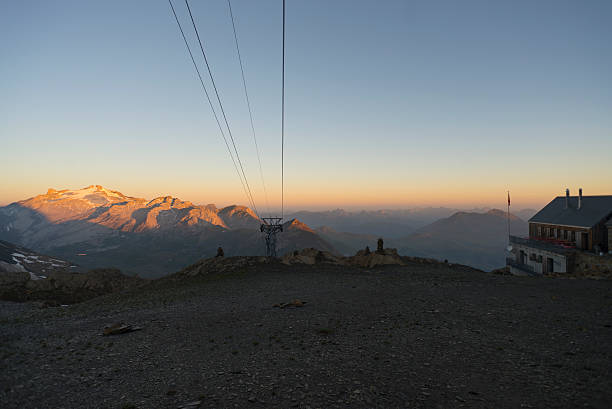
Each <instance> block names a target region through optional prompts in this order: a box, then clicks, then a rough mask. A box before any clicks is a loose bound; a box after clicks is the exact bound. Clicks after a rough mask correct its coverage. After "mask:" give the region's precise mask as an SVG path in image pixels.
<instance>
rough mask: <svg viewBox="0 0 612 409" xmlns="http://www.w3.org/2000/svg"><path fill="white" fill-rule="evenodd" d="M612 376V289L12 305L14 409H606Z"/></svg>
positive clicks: (429, 287)
mask: <svg viewBox="0 0 612 409" xmlns="http://www.w3.org/2000/svg"><path fill="white" fill-rule="evenodd" d="M294 299H300V300H302V301H306V305H305V306H303V307H287V308H278V307H273V305H274V304H278V303H284V302H290V301H292V300H294ZM115 322H125V323H128V324H133V325H138V326H141V327H143V330H142V331H138V332H133V333H128V334H123V335H117V336H109V337H102V336H100V335H99V334H100V333H101V332H102V329H103V328H104V326H105V325H107V324H112V323H115ZM611 369H612V282H611V281H595V280H560V279H544V278H540V279H538V278H520V277H508V276H496V275H489V274H485V273H478V272H474V271H469V270H467V269H466V270H461V269H458V268H451V267H447V266H444V265H439V266H421V265H414V266H406V267H388V268H385V269H380V270H372V271H359V270H355V269H350V268H346V267H322V266H314V267H307V266H297V267H296V266H291V267H288V266H285V267H283V266H257V267H254V268H252V269H251V271H245V272H239V273H231V274H226V275H224V276H212V277H208V278H203V279H202V278H199V279H198V278H196V279H192V280H190V281H189V282H184V283H171V282H165V283H158V284H156V285H155V286H154V288H148V289H145V290H139V291H138V292H131V293H123V294H115V295H110V296H105V297H101V298H97V299H94V300H91V301H88V302H86V303H82V304H78V305H73V306H69V307H62V308H49V309H38V308H35V307H34V306H32V305H29V304H14V303H9V302H2V303H0V387H1V390H0V402H2V405H1V406H2V407H3V408H61V407H66V408H84V407H92V408H93V407H96V408H97V407H104V408H132V407H137V408H154V407H161V408H177V407H181V406H183V405H185V404H189V403H192V404H193V406H187V407H216V408H221V407H223V408H226V407H227V408H231V407H252V408H263V407H277V408H280V407H282V408H285V407H303V408H307V407H311V408H317V407H321V408H329V407H342V408H348V407H351V408H354V407H427V408H430V407H441V408H449V407H470V408H472V407H476V408H493V407H495V408H521V407H523V408H529V407H533V408H541V407H564V408H574V407H596V408H608V407H612V373H611V372H612V371H611ZM198 402H199V404H198Z"/></svg>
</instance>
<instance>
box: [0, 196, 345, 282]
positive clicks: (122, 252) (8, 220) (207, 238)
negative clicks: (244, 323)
mask: <svg viewBox="0 0 612 409" xmlns="http://www.w3.org/2000/svg"><path fill="white" fill-rule="evenodd" d="M260 225H261V220H260V219H259V218H258V217H257V215H255V213H254V212H253V211H252V210H251V209H249V208H248V207H244V206H228V207H224V208H221V209H217V207H216V206H214V205H205V206H201V205H194V204H193V203H191V202H187V201H182V200H180V199H177V198H174V197H171V196H165V197H158V198H155V199H153V200H146V199H142V198H136V197H130V196H126V195H124V194H122V193H120V192H117V191H114V190H109V189H106V188H104V187H102V186H99V185H92V186H88V187H86V188H83V189H79V190H55V189H49V190H48V191H47V193H45V194H42V195H38V196H35V197H33V198H30V199H27V200H23V201H20V202H16V203H12V204H10V205H8V206H5V207H2V208H0V239H3V240H6V241H8V242H12V243H16V244H18V245H21V246H26V247H28V248H31V249H34V250H35V251H40V252H45V253H48V254H54V255H55V256H58V257H60V258H63V259H66V260H71V261H74V262H76V263H77V264H79V265H81V266H83V267H87V268H94V267H109V266H112V267H118V268H121V269H122V270H124V271H126V272H130V273H138V274H141V275H142V276H146V277H156V276H161V275H164V274H167V273H169V272H173V271H176V270H178V269H179V268H181V267H184V266H185V265H186V264H189V263H192V262H194V261H196V260H198V259H200V258H202V257H210V256H213V255H215V253H216V250H217V247H219V246H221V247H223V249H224V251H225V254H226V255H238V254H239V255H261V254H265V247H264V243H263V240H262V234H261V232H260V231H259V227H260ZM283 227H284V233H283V234H282V236H281V237H280V240H279V243H278V247H279V251H280V252H281V253H284V252H288V251H293V250H296V249H300V248H305V247H316V248H319V249H321V250H327V251H334V248H333V246H331V245H330V244H328V243H327V242H325V241H324V240H323V239H321V238H320V237H319V236H318V235H317V234H316V233H315V232H314V231H312V230H311V229H310V228H309V227H308V226H306V225H305V224H303V223H301V222H300V221H299V220H295V219H291V220H289V221H287V222H286V223H285V224H284V225H283Z"/></svg>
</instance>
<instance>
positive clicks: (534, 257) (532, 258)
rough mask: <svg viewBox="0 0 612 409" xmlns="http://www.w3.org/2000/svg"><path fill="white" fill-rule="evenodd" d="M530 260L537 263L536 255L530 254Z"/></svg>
mask: <svg viewBox="0 0 612 409" xmlns="http://www.w3.org/2000/svg"><path fill="white" fill-rule="evenodd" d="M529 260H530V261H536V254H535V253H531V254H529Z"/></svg>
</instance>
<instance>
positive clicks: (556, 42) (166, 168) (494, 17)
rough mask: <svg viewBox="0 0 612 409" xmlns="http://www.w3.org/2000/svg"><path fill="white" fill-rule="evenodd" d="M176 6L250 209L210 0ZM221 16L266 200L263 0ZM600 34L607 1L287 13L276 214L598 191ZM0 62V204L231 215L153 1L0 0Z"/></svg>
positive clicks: (604, 79) (275, 142)
mask: <svg viewBox="0 0 612 409" xmlns="http://www.w3.org/2000/svg"><path fill="white" fill-rule="evenodd" d="M174 4H175V7H176V8H177V10H178V12H179V15H180V17H181V19H182V21H183V22H184V27H185V28H186V30H187V33H188V35H189V36H190V39H191V40H193V35H192V31H191V30H190V24H189V21H188V15H187V14H186V9H185V4H184V2H183V1H180V0H174ZM190 4H191V6H192V9H193V12H194V14H195V17H196V21H197V23H198V24H199V29H200V33H201V35H202V38H203V40H204V43H205V47H206V48H207V52H208V57H209V61H210V63H211V66H212V69H213V74H214V75H215V79H216V81H217V85H218V87H219V90H220V92H221V96H222V99H223V101H224V105H225V107H226V111H227V113H228V117H229V121H230V125H231V126H232V130H233V133H234V134H235V136H236V140H237V142H238V147H239V150H240V153H241V157H242V158H243V160H244V162H245V165H246V170H247V173H248V176H249V181H250V183H251V184H252V185H253V186H254V189H255V190H256V192H255V196H256V200H257V202H258V204H259V205H260V207H263V202H264V199H263V194H262V193H261V184H260V181H259V179H258V173H257V162H256V156H255V151H254V148H253V143H252V137H251V135H250V128H249V122H248V113H247V109H246V104H245V102H244V97H243V94H242V84H241V80H240V71H239V65H238V61H237V58H236V54H235V48H234V43H233V41H234V40H233V34H232V31H231V23H230V20H229V14H228V8H227V1H226V0H207V1H196V0H192V1H191V2H190ZM232 5H233V9H234V14H235V17H236V24H237V29H238V35H239V40H240V45H241V52H242V55H243V58H244V62H245V69H246V75H247V81H248V85H249V92H250V96H251V101H252V103H253V109H254V115H255V127H256V131H257V134H258V138H259V142H260V145H261V148H262V154H263V159H264V161H265V162H266V164H265V169H264V171H265V175H266V177H267V182H268V190H269V193H270V199H271V202H272V205H273V206H274V205H276V204H277V203H278V197H279V185H280V172H279V169H280V72H281V71H280V68H281V65H280V62H281V61H280V56H281V54H280V52H281V48H280V46H281V36H280V34H281V31H280V30H281V1H280V0H275V1H269V0H261V1H248V0H234V1H233V2H232ZM611 21H612V2H611V1H507V2H501V1H493V2H492V1H461V2H460V1H448V2H447V1H419V2H413V1H372V0H370V1H348V0H347V1H313V0H309V1H305V0H287V59H286V81H287V82H286V91H287V96H286V103H287V116H286V123H287V125H286V143H287V144H286V152H285V153H286V157H285V159H286V183H287V187H286V193H285V195H286V196H285V197H286V200H287V204H288V206H289V207H290V208H314V207H337V206H341V207H346V208H351V207H404V206H413V205H428V204H431V205H436V204H441V205H448V204H454V205H457V206H472V205H494V206H503V202H504V200H505V191H506V190H507V189H510V190H511V191H512V192H513V198H514V200H515V202H516V203H517V205H524V206H532V205H540V204H543V203H545V202H547V201H548V200H549V199H550V198H551V196H552V195H557V194H563V190H564V188H565V187H566V186H569V187H570V188H571V189H573V190H577V188H578V187H579V186H582V187H583V188H584V189H585V194H606V193H607V194H612V81H611V80H612V74H611V73H612V24H611ZM192 44H193V45H194V46H195V43H192ZM0 56H1V57H0V95H1V96H2V97H1V98H0V138H1V146H2V161H1V162H0V175H2V176H0V177H1V178H2V182H1V183H0V203H8V202H11V201H14V200H19V199H23V198H25V197H29V196H33V195H35V194H38V193H43V192H44V191H46V189H47V188H48V187H54V188H58V189H59V188H79V187H83V186H86V185H89V184H102V185H104V186H105V187H108V188H111V189H117V190H121V191H122V192H123V193H126V194H130V195H134V196H143V197H148V198H151V197H153V196H156V195H161V194H172V195H175V196H178V197H181V198H182V199H185V200H191V201H194V202H196V203H211V202H214V203H217V204H219V205H223V204H229V203H234V202H239V203H246V199H245V198H244V195H243V194H242V191H241V188H240V184H239V182H238V178H237V176H236V174H235V173H234V170H233V167H232V164H231V162H230V159H229V157H228V155H227V152H226V151H225V149H226V148H225V146H224V145H223V142H222V139H221V137H220V135H219V133H218V130H217V128H216V124H215V123H214V120H213V117H212V114H211V112H210V108H209V107H208V106H207V104H206V103H205V102H204V100H203V99H202V94H201V90H200V88H199V83H198V82H197V79H196V76H195V72H194V70H193V67H192V66H191V62H190V60H189V58H188V55H187V52H186V49H185V47H184V44H183V42H182V39H181V37H180V34H179V31H178V28H177V26H176V23H175V21H174V19H173V17H172V14H171V11H170V8H169V5H168V2H167V1H162V0H159V1H153V0H149V1H110V0H105V1H7V2H3V3H2V4H1V5H0ZM196 56H199V54H196ZM199 57H200V58H201V56H199ZM198 61H200V59H198Z"/></svg>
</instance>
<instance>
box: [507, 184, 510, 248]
mask: <svg viewBox="0 0 612 409" xmlns="http://www.w3.org/2000/svg"><path fill="white" fill-rule="evenodd" d="M507 192H508V216H507V219H508V245H510V191H509V190H508V191H507Z"/></svg>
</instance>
